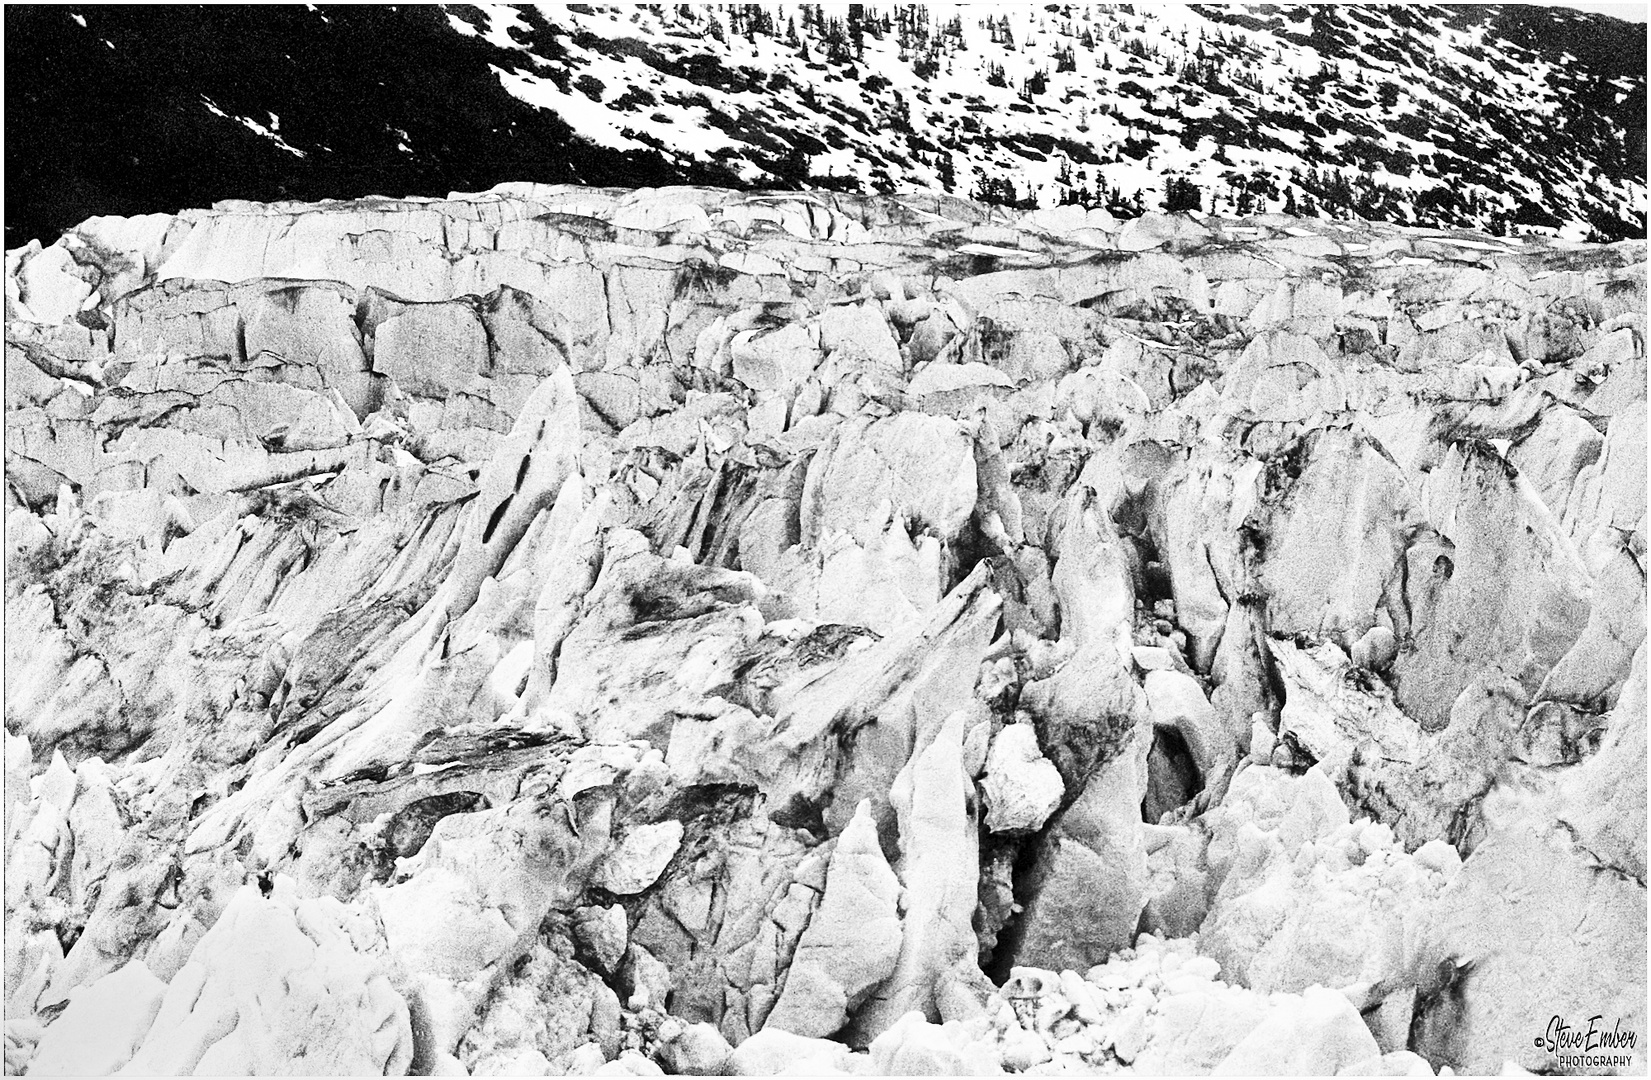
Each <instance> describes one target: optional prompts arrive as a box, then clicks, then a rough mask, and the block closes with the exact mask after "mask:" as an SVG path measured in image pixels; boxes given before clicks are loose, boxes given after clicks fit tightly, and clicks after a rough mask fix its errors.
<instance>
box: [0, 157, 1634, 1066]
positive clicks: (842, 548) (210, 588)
mask: <svg viewBox="0 0 1651 1080" xmlns="http://www.w3.org/2000/svg"><path fill="white" fill-rule="evenodd" d="M988 218H989V220H986V219H988ZM1083 222H1084V224H1083V225H1082V226H1081V227H1079V226H1077V225H1076V224H1074V223H1072V222H1069V221H1068V220H1067V219H1066V218H1064V217H1061V216H1059V215H1055V216H1051V215H1049V214H1046V213H1039V214H1031V215H1026V216H1023V217H1021V216H1014V215H1007V214H1003V213H1000V212H996V211H991V212H988V211H985V210H982V209H981V208H977V207H967V206H963V205H961V204H954V203H952V202H949V201H947V200H944V199H937V198H933V197H906V198H900V199H871V198H858V197H848V196H826V195H787V196H754V195H735V194H730V193H726V192H719V191H709V190H692V189H680V190H667V191H640V192H620V191H604V190H590V189H574V188H548V187H535V186H531V185H519V186H511V187H509V188H505V189H500V190H497V191H494V192H489V193H484V194H480V195H455V196H452V197H450V198H448V199H444V200H369V201H364V202H359V203H338V204H326V205H321V206H314V207H311V206H302V205H297V204H293V205H272V206H256V205H243V204H234V205H226V206H223V207H219V208H217V209H214V210H212V211H191V212H188V213H186V214H183V215H179V216H177V217H175V218H167V219H163V220H160V221H156V222H150V223H148V224H143V225H142V227H139V226H138V225H132V226H131V227H130V228H125V229H115V228H114V227H113V226H112V225H111V224H109V223H108V222H107V221H104V222H102V223H99V224H88V226H87V227H86V230H87V232H86V236H85V237H82V238H81V239H75V238H74V237H79V236H80V234H79V233H76V234H74V237H71V238H68V239H66V240H65V241H64V242H63V249H64V250H61V251H60V250H59V249H58V248H52V249H47V250H46V251H42V252H35V251H32V250H28V251H23V252H20V253H13V254H12V255H11V256H8V261H7V272H8V275H9V277H10V279H11V285H10V286H9V287H8V314H9V316H10V317H9V318H8V324H7V372H8V376H7V414H6V416H7V441H6V477H7V486H6V492H7V494H6V498H7V517H6V544H7V549H8V563H7V565H8V567H9V571H8V577H7V581H6V601H5V602H6V629H7V635H6V653H7V655H6V687H5V694H6V746H5V807H6V818H5V853H4V854H5V863H6V871H7V873H6V879H5V880H6V888H5V904H6V934H5V950H6V964H5V970H6V976H5V985H4V996H5V1002H6V1047H5V1055H6V1061H7V1065H8V1069H9V1070H10V1071H14V1072H19V1071H34V1072H39V1073H41V1074H53V1073H70V1072H74V1073H80V1074H109V1073H113V1072H116V1071H121V1070H125V1071H127V1072H131V1073H134V1074H135V1073H139V1072H142V1073H149V1074H154V1073H184V1072H190V1071H214V1072H225V1071H237V1070H252V1071H260V1072H265V1071H268V1072H276V1071H305V1072H321V1073H325V1072H350V1073H356V1072H371V1073H398V1072H405V1071H409V1070H411V1071H413V1072H417V1073H432V1074H444V1075H446V1074H456V1073H458V1072H461V1071H463V1072H468V1073H471V1074H489V1075H498V1074H523V1073H527V1074H541V1075H549V1074H560V1073H565V1072H575V1073H589V1072H599V1073H600V1074H602V1075H640V1074H643V1073H651V1072H653V1071H654V1070H660V1069H663V1070H668V1071H671V1072H677V1073H689V1074H701V1075H705V1074H719V1073H740V1074H747V1075H776V1074H778V1073H780V1072H782V1071H785V1070H787V1069H797V1068H801V1069H807V1070H810V1071H818V1072H822V1073H826V1074H832V1073H837V1072H842V1073H858V1072H868V1073H871V1072H875V1073H878V1074H883V1075H889V1074H894V1075H902V1074H908V1073H918V1074H934V1073H958V1072H969V1073H991V1072H995V1071H997V1070H1005V1071H1029V1070H1033V1071H1039V1072H1060V1071H1092V1070H1102V1071H1137V1072H1152V1073H1160V1072H1183V1073H1205V1072H1212V1071H1213V1072H1222V1073H1257V1072H1263V1073H1265V1072H1274V1073H1277V1072H1334V1071H1339V1070H1346V1071H1348V1072H1350V1073H1355V1074H1385V1073H1388V1072H1394V1071H1397V1072H1407V1071H1414V1070H1418V1069H1420V1070H1425V1071H1430V1070H1433V1069H1438V1068H1440V1067H1442V1066H1444V1065H1450V1066H1451V1067H1452V1068H1455V1069H1459V1070H1460V1069H1471V1070H1474V1071H1489V1070H1498V1069H1500V1068H1502V1067H1503V1064H1504V1062H1507V1061H1511V1062H1513V1063H1514V1064H1516V1065H1518V1066H1520V1067H1523V1068H1527V1069H1532V1070H1541V1069H1552V1068H1557V1067H1559V1065H1560V1063H1558V1062H1556V1061H1555V1060H1553V1059H1552V1057H1551V1055H1549V1056H1544V1055H1547V1054H1548V1052H1547V1051H1545V1050H1541V1049H1540V1048H1538V1047H1535V1046H1534V1045H1533V1040H1534V1039H1535V1038H1536V1036H1537V1035H1538V1034H1540V1033H1541V1032H1542V1031H1543V1030H1544V1029H1545V1026H1546V1025H1547V1024H1548V1022H1549V1019H1550V1017H1551V1016H1554V1015H1560V1016H1562V1017H1565V1018H1567V1022H1571V1020H1572V1018H1574V1019H1575V1021H1577V1022H1580V1023H1583V1024H1586V1022H1587V1018H1588V1016H1590V1015H1593V1013H1594V1012H1600V1013H1601V1014H1602V1015H1603V1014H1605V1013H1610V1014H1611V1015H1610V1020H1611V1021H1612V1022H1615V1021H1616V1020H1618V1019H1619V1018H1620V1021H1621V1028H1622V1030H1628V1029H1629V1028H1632V1029H1633V1030H1636V1031H1638V1030H1641V1028H1643V1021H1644V1007H1643V1001H1644V986H1645V983H1644V957H1645V937H1644V913H1645V883H1644V882H1645V829H1644V821H1643V818H1644V777H1645V768H1646V764H1645V724H1644V719H1645V718H1644V711H1645V660H1644V651H1645V650H1644V637H1645V577H1644V571H1643V566H1644V559H1645V535H1644V494H1643V485H1644V476H1645V473H1644V469H1645V459H1644V451H1643V442H1644V437H1643V436H1644V415H1645V413H1644V409H1645V405H1644V399H1645V382H1644V371H1645V368H1644V358H1643V346H1642V343H1641V338H1640V337H1639V336H1637V334H1636V332H1635V331H1634V330H1633V327H1632V325H1630V324H1631V323H1632V320H1633V318H1637V317H1639V316H1640V315H1642V314H1643V311H1644V295H1645V293H1644V288H1645V286H1644V248H1643V244H1636V243H1628V244H1621V245H1615V246H1610V247H1590V246H1585V245H1568V244H1560V243H1558V242H1546V241H1537V240H1529V239H1528V240H1526V241H1523V242H1517V241H1509V240H1499V239H1491V238H1484V237H1477V236H1469V235H1466V234H1456V233H1445V232H1437V231H1434V232H1429V231H1420V230H1403V229H1397V228H1392V227H1385V226H1376V225H1350V224H1340V223H1330V222H1323V221H1301V222H1298V221H1294V220H1291V219H1282V218H1266V217H1263V218H1254V219H1247V220H1243V221H1234V220H1225V219H1217V218H1207V217H1177V218H1155V217H1147V218H1142V219H1138V220H1136V221H1132V222H1129V223H1127V224H1125V225H1121V226H1120V225H1118V224H1117V223H1115V222H1112V221H1111V220H1110V219H1107V220H1105V221H1098V222H1096V223H1094V224H1091V223H1090V222H1089V219H1087V218H1085V219H1083ZM1063 223H1065V224H1063ZM140 224H142V223H140ZM1068 225H1071V227H1068ZM96 237H101V238H102V239H101V240H99V242H98V244H96V245H91V244H89V243H85V242H84V241H85V240H86V238H96ZM123 245H124V246H123ZM69 249H72V252H70V251H69ZM54 252H55V253H56V254H54ZM66 253H72V254H73V255H74V256H75V258H74V259H70V260H69V263H65V262H64V258H65V257H66ZM117 255H118V258H117V257H116V256H117ZM88 259H90V260H93V261H94V262H95V261H96V260H103V262H102V263H100V264H99V266H101V269H100V270H99V271H98V272H97V273H95V274H92V273H89V272H86V273H83V272H79V271H69V270H67V269H66V266H68V265H71V264H72V265H73V266H76V267H80V268H81V270H82V271H84V270H86V269H87V267H88V265H89V264H88V263H87V262H86V260H88ZM76 260H79V261H76ZM105 264H106V265H105ZM25 298H26V302H25ZM1634 325H1637V324H1634ZM1533 865H1537V866H1541V867H1543V868H1544V869H1543V871H1542V872H1541V873H1540V874H1537V875H1533V874H1532V873H1531V871H1530V867H1531V866H1533ZM247 957H257V958H259V959H258V961H257V964H256V965H254V964H252V963H250V962H248V961H247V960H246V958H247ZM260 972H262V973H263V974H260ZM1613 1010H1614V1011H1613ZM1641 1053H1642V1051H1641V1050H1640V1049H1639V1048H1637V1047H1636V1048H1633V1049H1632V1050H1631V1053H1630V1057H1631V1058H1632V1065H1631V1067H1632V1068H1643V1057H1642V1056H1639V1055H1640V1054H1641Z"/></svg>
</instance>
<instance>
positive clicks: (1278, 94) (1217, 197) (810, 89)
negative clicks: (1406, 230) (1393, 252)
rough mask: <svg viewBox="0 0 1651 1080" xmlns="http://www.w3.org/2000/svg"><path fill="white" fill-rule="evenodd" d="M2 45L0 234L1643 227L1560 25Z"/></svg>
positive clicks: (1016, 27) (1634, 153)
mask: <svg viewBox="0 0 1651 1080" xmlns="http://www.w3.org/2000/svg"><path fill="white" fill-rule="evenodd" d="M6 27H7V53H6V55H7V61H8V78H7V89H8V91H9V93H8V95H7V104H6V119H7V128H8V140H7V150H6V155H7V167H8V171H9V173H10V175H11V177H12V183H11V184H8V191H7V195H8V198H7V203H8V215H7V216H8V221H7V244H8V246H16V245H18V244H21V243H22V242H24V241H26V240H28V239H30V238H31V237H38V238H40V239H41V240H43V241H44V242H47V243H49V242H50V241H51V240H52V239H53V238H54V237H55V235H56V233H57V232H58V231H60V230H61V229H64V228H67V227H69V226H72V225H74V224H75V223H77V222H78V221H80V220H82V219H84V218H85V217H87V216H90V215H94V214H105V213H122V214H137V213H144V212H153V211H175V210H177V209H179V208H180V207H183V206H189V205H203V204H206V203H210V202H214V201H217V200H221V199H226V198H241V199H263V200H272V199H285V198H299V199H318V198H328V197H332V198H338V197H351V196H359V195H365V194H373V193H381V194H390V195H405V194H430V195H439V194H444V193H446V192H447V191H450V190H454V189H458V190H479V189H482V188H485V187H489V186H491V185H494V184H497V183H499V182H502V181H517V180H536V181H543V182H572V183H585V184H595V185H626V186H635V185H645V184H665V183H679V182H694V183H708V184H716V185H720V186H744V187H754V188H767V189H772V188H804V187H814V188H822V187H824V188H835V189H854V190H861V191H867V192H870V191H881V192H885V193H892V192H897V191H906V190H911V189H925V190H944V191H948V192H951V193H953V194H957V195H962V196H966V197H974V198H979V199H983V200H984V201H988V202H997V203H1013V204H1018V205H1021V206H1030V205H1032V204H1034V203H1035V204H1038V205H1042V206H1049V205H1054V204H1058V203H1061V202H1066V201H1070V202H1078V203H1082V204H1084V205H1089V206H1104V207H1106V208H1107V209H1109V210H1111V211H1112V212H1113V213H1114V214H1115V215H1118V216H1130V215H1133V214H1135V213H1138V212H1139V211H1141V210H1143V209H1147V210H1156V209H1161V208H1165V207H1168V208H1171V209H1181V208H1191V207H1193V206H1194V205H1195V204H1196V206H1197V207H1198V208H1200V209H1203V210H1205V211H1210V212H1217V213H1228V214H1234V213H1236V214H1246V213H1251V212H1262V211H1283V212H1287V213H1288V212H1297V213H1302V214H1305V215H1309V216H1310V215H1313V214H1318V213H1323V214H1329V215H1333V216H1340V217H1349V216H1361V217H1365V218H1368V219H1377V220H1384V221H1392V222H1396V223H1401V224H1421V225H1436V226H1470V227H1474V228H1479V229H1483V230H1486V231H1491V232H1508V231H1511V230H1513V229H1523V228H1538V229H1545V230H1555V231H1559V232H1562V233H1564V234H1566V235H1570V236H1573V237H1575V238H1582V237H1584V236H1587V235H1589V234H1590V233H1591V234H1593V235H1594V236H1595V237H1596V238H1608V239H1620V238H1625V237H1637V236H1643V235H1644V234H1645V226H1644V215H1645V211H1646V177H1645V153H1644V145H1645V141H1644V115H1645V81H1646V80H1645V38H1644V32H1643V28H1641V27H1636V26H1631V25H1629V24H1627V23H1623V22H1620V21H1617V20H1613V19H1609V18H1606V17H1603V16H1598V15H1585V14H1581V13H1578V12H1573V11H1569V10H1566V9H1560V8H1541V7H1521V6H1455V7H1425V6H1357V5H1333V6H1315V7H1300V6H1298V7H1281V6H1274V5H1261V6H1251V7H1237V6H1213V5H1192V6H1168V5H1165V6H1158V5H1154V6H1151V7H1142V8H1135V7H1132V6H1131V5H1096V4H1092V5H1076V4H1047V5H1042V6H1029V5H1001V6H989V7H982V6H971V5H951V4H935V5H927V6H917V5H901V6H895V7H874V6H870V5H833V6H830V7H825V8H822V7H820V6H819V5H780V4H762V5H752V4H742V5H727V4H710V5H609V6H588V5H580V4H569V5H557V6H548V5H547V6H544V7H526V6H523V7H513V8H507V7H470V6H464V5H443V6H427V7H407V8H400V9H388V8H380V7H377V6H369V7H364V8H331V7H326V8H315V7H308V8H305V7H298V6H287V7H278V8H276V9H273V10H272V9H266V8H239V7H231V8H211V7H208V8H195V9H189V8H172V7H168V8H159V9H157V8H120V7H92V6H88V7H84V8H75V7H52V8H47V7H41V8H35V9H13V10H12V11H10V12H8V14H7V17H6ZM181 41H187V42H188V43H189V48H187V49H180V48H179V47H178V45H179V42H181Z"/></svg>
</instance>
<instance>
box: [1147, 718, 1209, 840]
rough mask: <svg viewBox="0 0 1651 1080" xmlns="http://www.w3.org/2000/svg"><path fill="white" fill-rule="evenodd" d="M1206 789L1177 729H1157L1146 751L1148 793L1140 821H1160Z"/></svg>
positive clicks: (1154, 822) (1152, 823)
mask: <svg viewBox="0 0 1651 1080" xmlns="http://www.w3.org/2000/svg"><path fill="white" fill-rule="evenodd" d="M1202 790H1204V779H1203V777H1201V776H1199V775H1198V766H1197V765H1196V764H1195V763H1194V762H1193V758H1192V751H1191V750H1189V749H1188V748H1187V743H1186V740H1185V739H1183V738H1182V737H1181V733H1180V732H1178V731H1176V730H1175V729H1174V728H1165V727H1161V728H1158V729H1157V730H1156V731H1155V732H1154V733H1153V736H1152V749H1151V750H1149V751H1148V752H1147V794H1146V798H1144V799H1142V800H1141V820H1142V821H1144V822H1147V823H1148V824H1151V825H1156V824H1158V821H1159V819H1161V818H1162V817H1163V816H1164V815H1165V814H1167V813H1169V812H1170V811H1171V810H1175V809H1176V808H1178V807H1181V806H1185V805H1186V804H1187V803H1189V802H1191V801H1192V800H1193V799H1194V798H1195V797H1196V796H1197V795H1198V793H1199V792H1200V791H1202Z"/></svg>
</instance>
